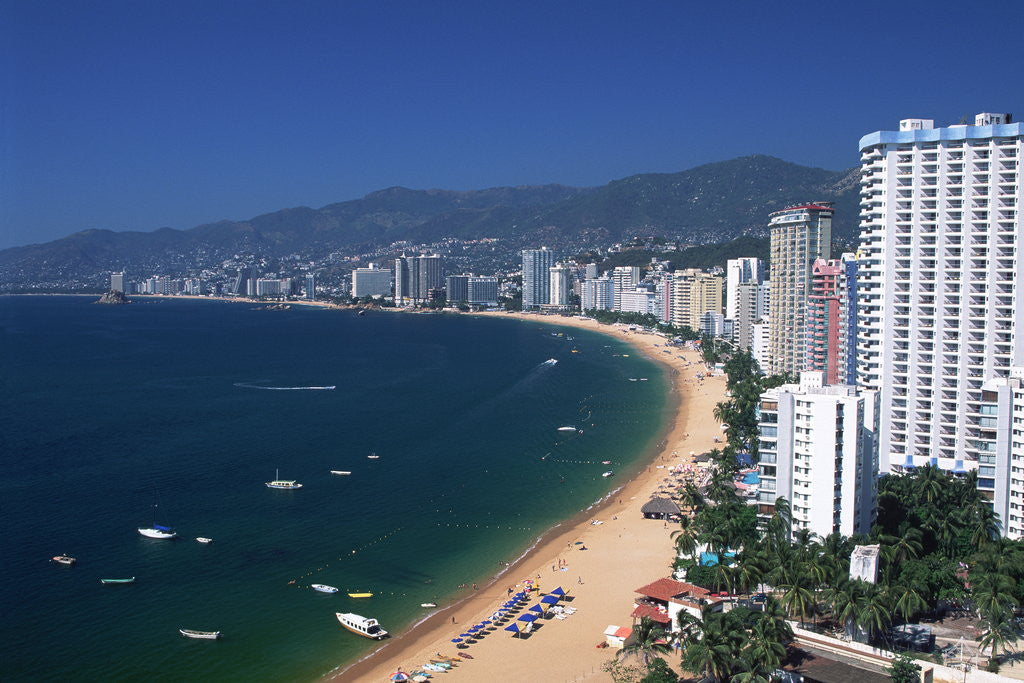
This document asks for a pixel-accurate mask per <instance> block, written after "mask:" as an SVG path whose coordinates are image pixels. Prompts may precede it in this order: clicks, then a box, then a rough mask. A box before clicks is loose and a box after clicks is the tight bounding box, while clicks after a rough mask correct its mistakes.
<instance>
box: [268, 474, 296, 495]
mask: <svg viewBox="0 0 1024 683" xmlns="http://www.w3.org/2000/svg"><path fill="white" fill-rule="evenodd" d="M280 476H281V470H274V481H268V482H267V488H268V489H288V490H291V489H301V488H302V484H300V483H299V482H297V481H295V480H294V479H281V478H280Z"/></svg>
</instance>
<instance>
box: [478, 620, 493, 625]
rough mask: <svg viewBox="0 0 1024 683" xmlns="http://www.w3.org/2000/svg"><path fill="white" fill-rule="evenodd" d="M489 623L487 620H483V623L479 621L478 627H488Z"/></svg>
mask: <svg viewBox="0 0 1024 683" xmlns="http://www.w3.org/2000/svg"><path fill="white" fill-rule="evenodd" d="M490 623H491V622H490V621H489V620H487V619H484V620H483V621H481V622H480V625H481V626H488V625H490Z"/></svg>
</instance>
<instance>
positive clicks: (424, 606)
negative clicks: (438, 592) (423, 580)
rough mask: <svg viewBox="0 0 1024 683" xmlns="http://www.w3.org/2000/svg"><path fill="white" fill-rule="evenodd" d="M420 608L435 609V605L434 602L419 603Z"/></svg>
mask: <svg viewBox="0 0 1024 683" xmlns="http://www.w3.org/2000/svg"><path fill="white" fill-rule="evenodd" d="M420 607H423V608H426V609H429V608H431V607H437V603H436V602H421V603H420Z"/></svg>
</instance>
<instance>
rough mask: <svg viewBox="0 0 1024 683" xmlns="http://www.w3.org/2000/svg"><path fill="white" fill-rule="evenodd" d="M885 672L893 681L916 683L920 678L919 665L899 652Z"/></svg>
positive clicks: (895, 682)
mask: <svg viewBox="0 0 1024 683" xmlns="http://www.w3.org/2000/svg"><path fill="white" fill-rule="evenodd" d="M885 672H886V673H887V674H889V678H891V679H892V680H893V683H917V682H918V681H920V680H921V667H920V666H918V665H917V664H915V663H914V660H913V659H911V658H910V657H908V656H906V655H904V654H901V655H900V656H899V657H897V658H896V659H894V660H893V661H892V666H890V667H888V668H887V669H886V670H885Z"/></svg>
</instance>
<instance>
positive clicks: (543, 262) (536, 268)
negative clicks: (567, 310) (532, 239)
mask: <svg viewBox="0 0 1024 683" xmlns="http://www.w3.org/2000/svg"><path fill="white" fill-rule="evenodd" d="M553 265H555V255H554V252H552V251H549V250H548V248H547V247H541V248H540V249H524V250H523V310H529V309H533V308H540V307H541V306H542V305H543V304H546V303H548V300H549V299H550V298H551V275H550V269H551V266H553Z"/></svg>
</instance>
